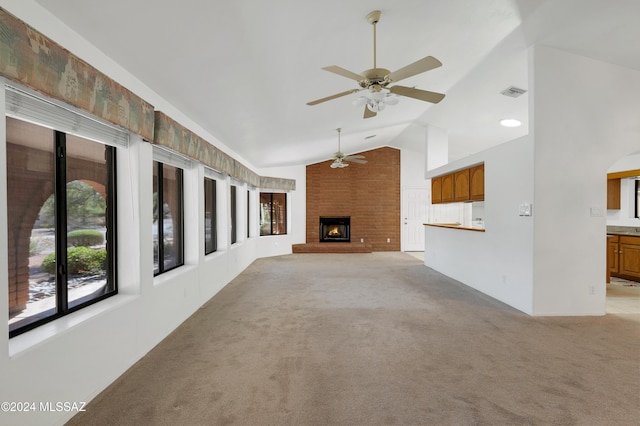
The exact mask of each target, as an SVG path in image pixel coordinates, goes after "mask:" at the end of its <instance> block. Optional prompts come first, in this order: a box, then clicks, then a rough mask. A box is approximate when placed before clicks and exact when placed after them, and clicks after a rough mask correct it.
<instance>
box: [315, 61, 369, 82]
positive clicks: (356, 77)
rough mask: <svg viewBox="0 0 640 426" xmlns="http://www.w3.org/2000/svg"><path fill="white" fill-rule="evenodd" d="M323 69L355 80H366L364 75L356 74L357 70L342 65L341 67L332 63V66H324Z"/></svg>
mask: <svg viewBox="0 0 640 426" xmlns="http://www.w3.org/2000/svg"><path fill="white" fill-rule="evenodd" d="M322 69H323V70H325V71H329V72H332V73H334V74H338V75H341V76H343V77H347V78H350V79H351V80H355V81H360V80H364V79H365V77H364V76H363V75H360V74H356V73H355V72H352V71H349V70H346V69H344V68H342V67H339V66H337V65H331V66H330V67H324V68H322Z"/></svg>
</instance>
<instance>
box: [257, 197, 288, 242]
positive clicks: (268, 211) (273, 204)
mask: <svg viewBox="0 0 640 426" xmlns="http://www.w3.org/2000/svg"><path fill="white" fill-rule="evenodd" d="M286 233H287V194H285V193H276V192H261V193H260V235H281V234H286Z"/></svg>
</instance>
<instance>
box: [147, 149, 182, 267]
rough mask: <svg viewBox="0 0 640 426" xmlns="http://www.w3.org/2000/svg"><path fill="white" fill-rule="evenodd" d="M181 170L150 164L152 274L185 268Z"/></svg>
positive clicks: (162, 164) (166, 165)
mask: <svg viewBox="0 0 640 426" xmlns="http://www.w3.org/2000/svg"><path fill="white" fill-rule="evenodd" d="M183 204H184V201H183V189H182V169H180V168H178V167H174V166H171V165H168V164H164V163H161V162H158V161H154V162H153V274H154V275H159V274H162V273H164V272H167V271H169V270H171V269H174V268H177V267H179V266H182V265H184V241H183V229H184V223H183V217H184V215H183V210H184V205H183Z"/></svg>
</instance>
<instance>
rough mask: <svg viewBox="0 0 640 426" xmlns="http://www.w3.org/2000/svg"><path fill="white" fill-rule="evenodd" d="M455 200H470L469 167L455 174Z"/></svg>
mask: <svg viewBox="0 0 640 426" xmlns="http://www.w3.org/2000/svg"><path fill="white" fill-rule="evenodd" d="M453 200H454V201H469V169H464V170H459V171H457V172H455V173H454V174H453Z"/></svg>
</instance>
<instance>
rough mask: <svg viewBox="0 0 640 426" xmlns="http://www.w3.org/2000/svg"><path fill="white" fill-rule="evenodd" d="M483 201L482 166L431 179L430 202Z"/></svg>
mask: <svg viewBox="0 0 640 426" xmlns="http://www.w3.org/2000/svg"><path fill="white" fill-rule="evenodd" d="M483 200H484V164H479V165H477V166H473V167H469V168H466V169H462V170H458V171H456V172H452V173H448V174H446V175H442V176H436V177H433V178H431V202H432V203H433V204H438V203H453V202H461V201H462V202H464V201H483Z"/></svg>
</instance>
